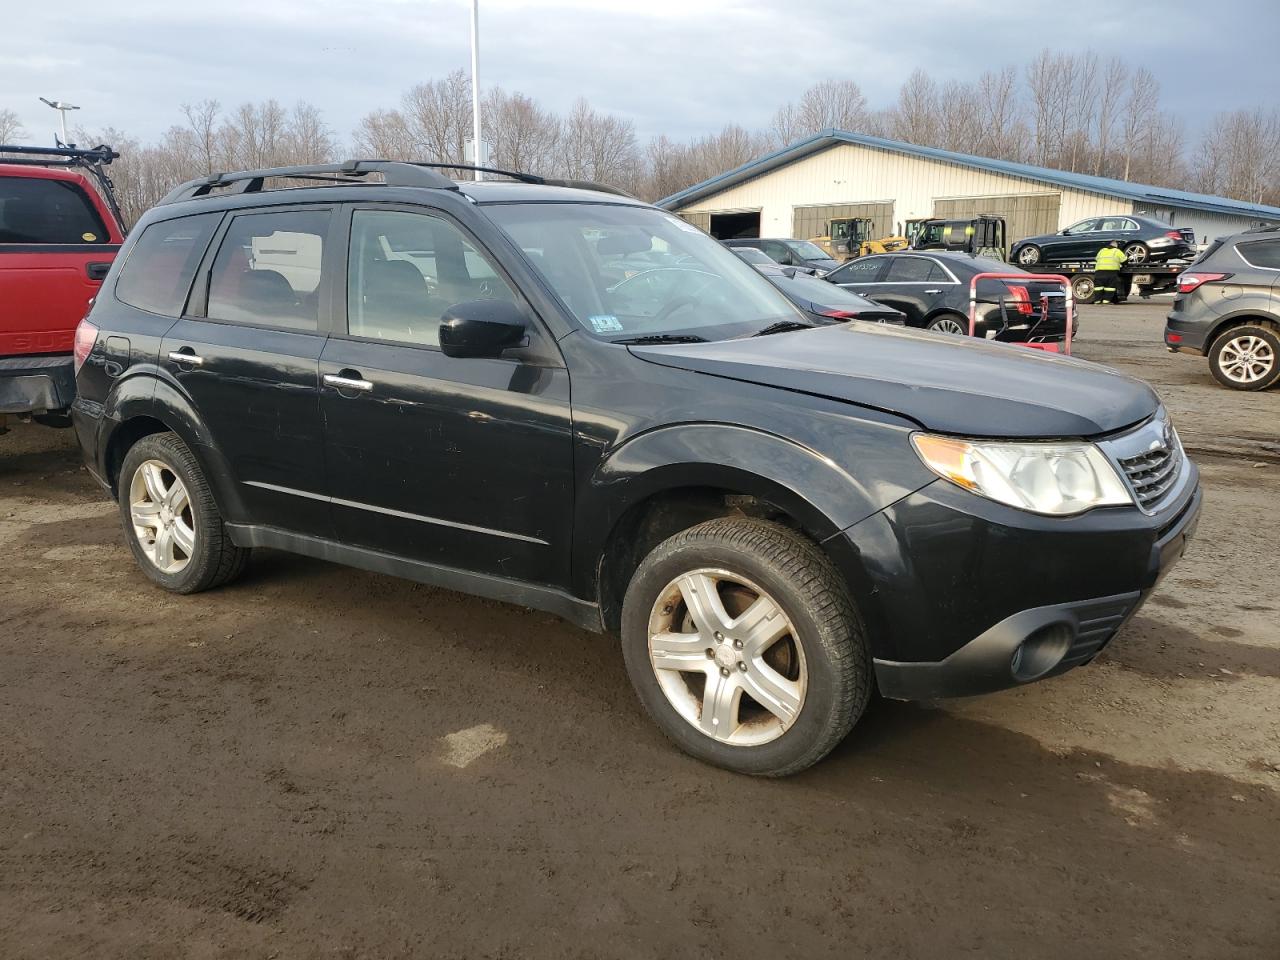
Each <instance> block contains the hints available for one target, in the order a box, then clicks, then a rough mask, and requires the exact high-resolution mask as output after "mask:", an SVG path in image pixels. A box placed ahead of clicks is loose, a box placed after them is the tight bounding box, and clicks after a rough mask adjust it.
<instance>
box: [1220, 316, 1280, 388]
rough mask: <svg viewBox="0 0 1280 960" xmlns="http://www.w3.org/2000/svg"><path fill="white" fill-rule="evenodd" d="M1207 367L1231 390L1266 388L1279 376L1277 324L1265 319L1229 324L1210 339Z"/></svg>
mask: <svg viewBox="0 0 1280 960" xmlns="http://www.w3.org/2000/svg"><path fill="white" fill-rule="evenodd" d="M1209 370H1210V372H1212V373H1213V377H1214V379H1215V380H1217V381H1218V382H1219V383H1220V384H1222V385H1223V386H1224V387H1230V388H1231V389H1232V390H1266V389H1267V388H1268V387H1270V386H1271V385H1272V384H1274V383H1275V382H1276V380H1277V379H1280V328H1277V327H1276V326H1275V325H1274V324H1270V323H1267V322H1265V321H1260V322H1258V323H1250V324H1246V325H1245V326H1243V327H1232V328H1231V329H1230V330H1228V331H1227V332H1226V333H1224V334H1222V335H1221V336H1220V337H1218V339H1217V340H1215V341H1214V342H1213V346H1212V347H1211V348H1210V350H1209Z"/></svg>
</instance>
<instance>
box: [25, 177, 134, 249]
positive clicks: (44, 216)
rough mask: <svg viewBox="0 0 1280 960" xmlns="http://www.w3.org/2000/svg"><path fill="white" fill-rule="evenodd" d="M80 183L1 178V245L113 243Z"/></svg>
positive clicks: (41, 179) (26, 178)
mask: <svg viewBox="0 0 1280 960" xmlns="http://www.w3.org/2000/svg"><path fill="white" fill-rule="evenodd" d="M110 242H111V237H110V236H109V235H108V233H107V228H106V227H105V226H103V223H102V218H101V217H100V216H98V211H97V210H95V209H94V207H93V204H92V203H90V201H89V197H88V196H87V195H86V194H85V192H84V190H83V189H82V188H81V187H80V185H79V184H77V183H71V182H69V181H66V180H47V179H44V178H37V177H0V243H41V244H44V243H51V244H52V243H63V244H65V243H110Z"/></svg>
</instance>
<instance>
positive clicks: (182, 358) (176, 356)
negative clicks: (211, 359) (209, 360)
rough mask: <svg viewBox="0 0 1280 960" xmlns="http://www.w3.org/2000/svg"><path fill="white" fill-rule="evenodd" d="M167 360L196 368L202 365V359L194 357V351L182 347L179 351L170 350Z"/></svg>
mask: <svg viewBox="0 0 1280 960" xmlns="http://www.w3.org/2000/svg"><path fill="white" fill-rule="evenodd" d="M169 359H170V360H172V361H173V362H174V363H189V364H191V366H193V367H198V366H200V365H201V364H202V363H204V357H199V356H196V354H195V351H194V350H192V349H191V348H190V347H183V348H182V349H181V350H170V351H169Z"/></svg>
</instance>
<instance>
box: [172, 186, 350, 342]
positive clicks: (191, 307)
mask: <svg viewBox="0 0 1280 960" xmlns="http://www.w3.org/2000/svg"><path fill="white" fill-rule="evenodd" d="M222 213H223V218H222V223H220V224H219V225H218V227H217V229H216V230H215V231H214V233H213V236H212V237H211V238H210V240H209V247H208V249H207V250H205V252H204V257H203V258H201V260H200V266H199V267H197V268H196V276H195V280H194V281H193V282H192V284H191V291H190V293H189V294H188V295H187V303H186V306H185V309H184V310H183V312H182V316H181V318H180V319H183V320H199V321H201V322H202V323H220V324H222V325H223V326H227V327H241V328H243V329H246V330H270V331H272V332H274V333H292V334H297V335H298V336H303V337H314V336H318V337H328V336H330V335H331V334H330V330H331V329H332V325H333V300H334V296H333V282H334V280H333V258H334V257H335V256H336V255H337V251H336V250H335V247H336V246H337V243H336V241H337V240H339V239H340V238H341V233H340V232H339V231H340V225H339V220H340V217H339V216H337V214H338V213H339V205H338V204H334V203H294V204H287V205H283V206H262V207H232V208H231V209H229V210H223V211H222ZM264 213H328V214H329V226H328V230H327V231H326V233H325V237H324V241H323V243H324V247H323V248H322V251H321V255H320V285H319V286H318V287H317V288H316V289H317V291H318V292H319V294H320V296H319V299H318V300H317V302H316V328H315V329H314V330H299V329H298V328H297V327H285V326H275V325H274V324H269V323H240V322H239V321H237V320H223V319H221V318H219V317H211V316H209V285H210V277H211V275H212V273H213V264H214V261H215V260H217V258H218V252H219V251H220V250H221V249H222V244H223V241H224V240H226V238H227V233H228V232H229V231H230V230H231V224H232V223H234V222H235V220H236V217H241V216H254V215H257V214H264ZM345 289H346V288H345V271H344V287H343V290H344V293H345Z"/></svg>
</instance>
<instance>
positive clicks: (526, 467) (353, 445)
mask: <svg viewBox="0 0 1280 960" xmlns="http://www.w3.org/2000/svg"><path fill="white" fill-rule="evenodd" d="M415 210H416V211H417V212H415ZM347 269H348V282H347V296H346V324H345V328H344V327H343V325H342V321H341V319H339V321H338V326H337V329H345V330H346V333H345V335H337V334H335V336H334V337H332V338H331V339H330V340H329V342H328V343H327V344H326V345H325V349H324V353H323V355H322V356H321V358H320V373H321V379H322V386H321V401H320V404H321V410H322V412H323V417H324V422H325V450H326V457H327V461H328V468H329V478H330V492H331V495H332V498H333V499H332V508H333V517H334V524H335V527H336V530H337V535H338V538H339V539H340V540H342V541H343V542H345V543H351V544H355V545H359V546H364V547H367V548H371V549H375V550H380V551H383V552H386V553H390V554H395V555H396V556H400V557H405V558H409V559H413V560H420V561H425V562H428V563H433V564H437V565H442V566H446V567H453V568H458V569H463V570H468V571H473V572H478V573H486V574H490V575H494V576H500V577H507V578H512V579H517V580H527V581H532V582H536V583H544V584H553V585H555V584H564V583H567V582H568V557H569V537H570V532H571V528H572V507H573V476H572V444H571V427H572V423H571V419H570V407H569V376H568V371H567V370H565V368H564V366H563V363H562V361H561V360H560V355H559V351H558V349H557V348H556V347H555V344H554V342H553V341H552V339H551V338H550V337H549V336H548V335H546V334H545V333H544V332H543V331H542V330H541V328H540V327H539V326H538V323H537V320H536V318H534V317H533V316H532V310H531V309H530V308H529V307H528V305H527V304H526V303H525V301H524V300H523V299H522V298H521V297H520V296H519V295H518V294H517V293H516V292H515V291H514V289H513V287H512V285H511V284H510V283H509V282H508V280H507V279H506V278H505V277H503V276H502V275H501V274H500V273H499V272H498V271H497V270H496V269H495V268H494V266H493V263H492V261H491V260H490V259H489V258H488V257H487V256H486V255H485V254H484V253H483V252H482V251H481V249H480V246H479V244H478V243H477V242H476V241H474V240H473V239H472V238H471V237H470V236H469V235H468V234H466V233H465V232H464V231H463V230H462V229H461V228H460V227H459V226H458V225H457V224H456V223H455V222H453V221H452V220H450V219H448V218H446V217H445V216H444V215H443V214H439V215H436V214H428V213H424V212H422V209H421V208H414V209H411V210H400V209H394V208H388V207H381V208H375V207H370V208H364V209H355V210H354V211H352V214H351V231H350V249H349V253H348V258H347ZM478 299H505V300H510V301H513V302H516V303H518V304H520V305H522V306H524V307H525V309H526V310H528V311H529V313H530V342H529V344H528V346H525V347H520V348H516V349H515V350H512V351H509V353H508V355H504V356H502V357H500V358H493V359H479V358H468V359H458V358H451V357H446V356H445V355H444V354H443V353H442V352H441V351H440V348H439V325H440V318H441V314H442V313H443V312H444V311H445V310H446V309H447V308H448V307H449V306H450V305H451V304H454V303H459V302H462V301H466V300H478ZM338 309H339V310H341V305H340V304H339V305H338Z"/></svg>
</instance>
